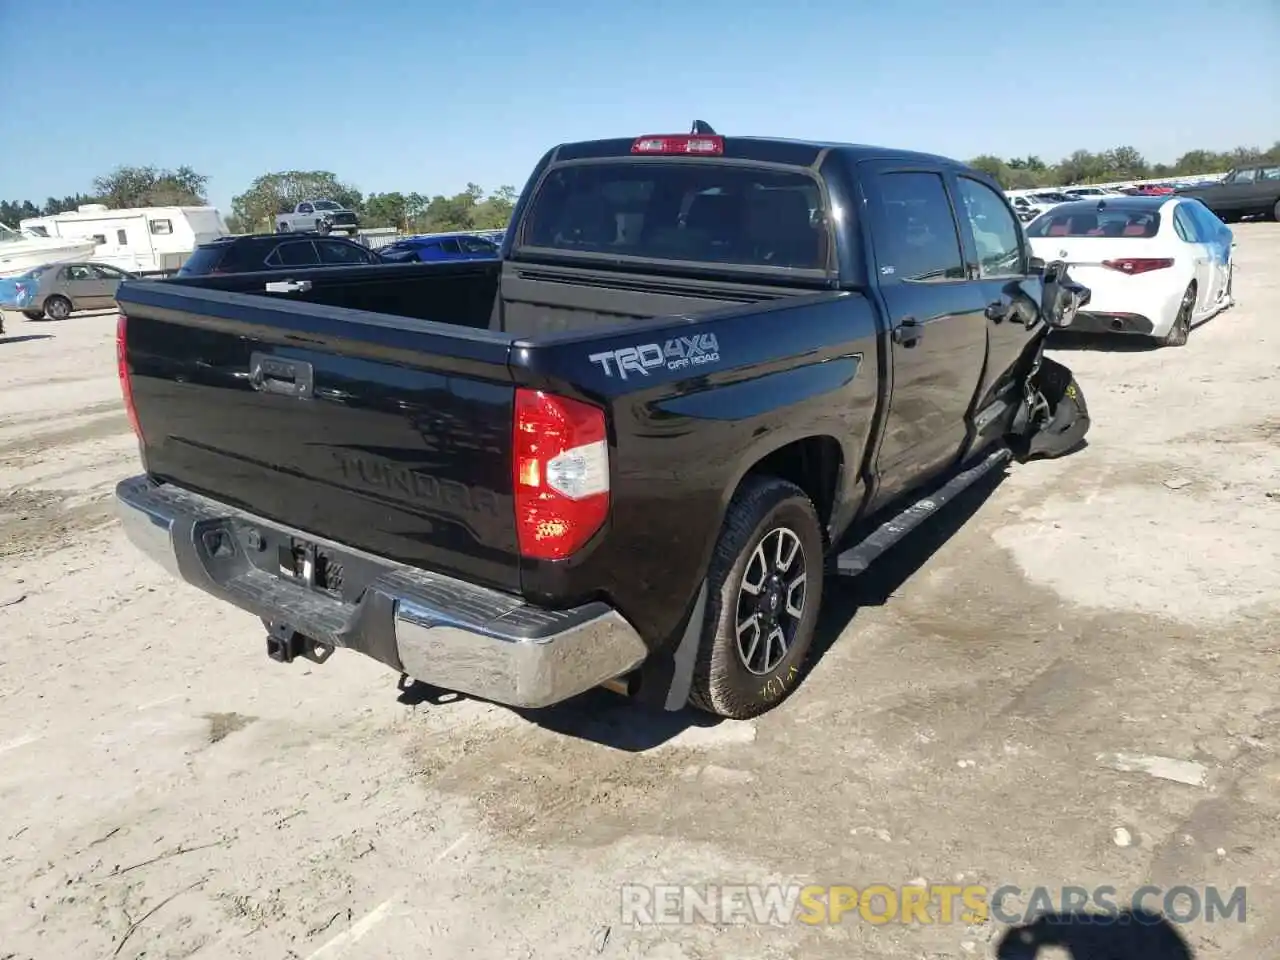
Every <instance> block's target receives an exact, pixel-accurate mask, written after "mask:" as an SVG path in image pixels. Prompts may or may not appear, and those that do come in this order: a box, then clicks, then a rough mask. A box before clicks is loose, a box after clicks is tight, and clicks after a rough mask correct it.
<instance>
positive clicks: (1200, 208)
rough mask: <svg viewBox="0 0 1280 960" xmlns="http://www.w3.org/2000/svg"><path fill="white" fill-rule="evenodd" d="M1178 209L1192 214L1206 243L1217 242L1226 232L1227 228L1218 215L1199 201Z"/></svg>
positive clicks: (1181, 205)
mask: <svg viewBox="0 0 1280 960" xmlns="http://www.w3.org/2000/svg"><path fill="white" fill-rule="evenodd" d="M1178 209H1180V210H1182V209H1185V210H1186V211H1187V212H1188V213H1190V214H1191V219H1192V221H1193V222H1194V223H1195V224H1196V225H1197V226H1198V227H1199V230H1198V231H1197V232H1198V233H1199V234H1200V236H1201V237H1202V238H1203V239H1204V240H1205V241H1216V240H1218V239H1220V238H1221V237H1222V235H1223V233H1224V232H1225V231H1226V226H1225V225H1224V224H1223V222H1222V221H1221V220H1219V219H1218V215H1217V214H1216V213H1214V212H1213V211H1212V210H1210V209H1209V208H1208V207H1206V206H1205V205H1204V204H1203V203H1201V202H1200V201H1199V200H1190V201H1188V202H1186V203H1183V204H1180V205H1179V207H1178Z"/></svg>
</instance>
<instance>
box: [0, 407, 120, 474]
mask: <svg viewBox="0 0 1280 960" xmlns="http://www.w3.org/2000/svg"><path fill="white" fill-rule="evenodd" d="M110 406H112V407H115V408H116V409H113V410H111V412H109V413H106V415H105V416H94V417H92V418H91V419H82V420H81V421H80V422H78V423H76V424H74V425H73V426H69V427H61V428H59V429H56V430H46V431H44V432H43V433H35V434H27V435H25V436H20V437H18V438H17V439H15V440H10V441H9V442H7V443H0V466H21V465H23V461H25V460H28V459H29V458H30V457H33V456H37V455H39V454H42V453H48V452H49V451H50V450H57V449H60V448H64V447H69V446H72V445H74V444H78V443H87V442H89V441H91V440H103V439H106V438H107V437H114V436H116V435H118V434H122V433H126V432H127V431H128V430H129V419H128V417H126V416H125V414H124V411H122V410H120V409H118V406H119V405H118V404H111V405H110Z"/></svg>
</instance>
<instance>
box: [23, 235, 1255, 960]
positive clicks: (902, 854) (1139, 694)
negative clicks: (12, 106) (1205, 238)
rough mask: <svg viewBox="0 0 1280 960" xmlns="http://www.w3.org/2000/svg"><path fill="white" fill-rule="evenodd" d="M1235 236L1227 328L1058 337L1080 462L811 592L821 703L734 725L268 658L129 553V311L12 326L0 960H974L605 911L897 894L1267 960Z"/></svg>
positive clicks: (844, 936)
mask: <svg viewBox="0 0 1280 960" xmlns="http://www.w3.org/2000/svg"><path fill="white" fill-rule="evenodd" d="M1236 231H1237V237H1238V240H1239V250H1238V257H1239V265H1240V266H1239V271H1238V274H1237V281H1236V287H1237V296H1238V300H1239V306H1238V307H1237V308H1236V309H1234V310H1231V311H1229V312H1228V313H1226V314H1224V315H1222V316H1220V317H1218V318H1217V319H1215V320H1213V321H1211V322H1210V323H1208V324H1206V325H1205V326H1203V327H1201V328H1199V329H1197V330H1196V331H1194V332H1193V333H1192V336H1191V341H1190V344H1189V345H1188V346H1187V347H1185V348H1183V349H1165V350H1151V349H1137V348H1135V347H1133V346H1131V345H1127V344H1115V343H1105V344H1099V343H1097V342H1093V343H1068V344H1064V345H1063V347H1062V348H1060V349H1059V350H1058V351H1057V355H1058V356H1059V357H1060V358H1062V359H1064V361H1065V362H1066V363H1068V364H1069V365H1071V366H1072V367H1073V368H1074V369H1075V370H1076V372H1077V374H1078V377H1079V379H1080V381H1081V383H1082V385H1083V387H1084V390H1085V391H1086V395H1087V397H1088V400H1089V404H1090V406H1091V409H1092V412H1093V416H1094V426H1093V431H1092V433H1091V435H1090V438H1089V440H1090V442H1089V444H1088V446H1087V448H1085V449H1083V450H1081V451H1080V452H1078V453H1077V454H1075V455H1074V456H1072V457H1070V458H1069V459H1066V460H1062V461H1058V462H1051V463H1038V464H1033V465H1027V466H1022V467H1018V466H1015V467H1012V468H1011V469H1010V470H1009V471H1008V473H1007V475H1006V476H1005V477H1004V478H1003V479H1002V480H1000V481H999V482H995V483H992V484H989V485H987V486H986V488H984V489H983V490H979V491H976V492H974V493H973V494H972V495H970V496H967V497H966V498H965V500H963V501H962V502H959V503H957V504H955V505H954V507H953V508H951V509H950V512H949V513H948V514H947V516H946V517H944V518H940V519H939V521H938V524H937V526H936V527H935V528H934V529H931V530H927V531H924V532H923V533H921V534H920V535H918V536H916V537H914V538H913V539H912V540H910V541H909V542H907V543H906V544H904V545H902V546H901V547H899V548H898V549H896V550H895V551H894V552H893V553H892V554H890V555H888V556H887V557H886V558H885V559H884V561H883V562H882V563H881V564H880V565H879V566H878V567H877V568H875V569H874V570H873V571H872V572H869V573H868V574H867V575H865V576H864V577H863V578H860V579H859V580H856V581H844V582H840V583H833V585H832V586H831V587H830V588H829V589H830V591H831V592H830V593H829V595H828V596H829V598H830V602H829V610H828V611H827V613H826V616H825V621H824V625H823V628H822V635H821V642H820V646H821V650H820V657H819V658H818V660H817V662H816V664H815V665H814V668H813V671H812V674H811V675H810V676H809V677H808V679H807V680H806V681H805V683H804V684H803V685H802V686H801V688H800V690H799V691H798V692H797V694H796V695H795V696H794V697H793V698H792V699H791V700H789V701H788V702H787V703H786V704H785V705H784V706H783V707H781V708H780V709H778V710H776V711H774V712H773V713H771V714H769V715H767V716H765V717H763V718H761V719H759V720H758V721H755V722H746V723H731V722H727V723H720V724H712V723H710V722H708V720H706V719H705V718H702V717H701V716H699V715H697V714H692V713H690V714H677V715H664V714H657V713H649V712H646V711H643V710H641V709H639V708H637V707H635V706H634V705H630V704H627V703H625V702H624V701H622V700H620V699H619V698H617V697H615V696H614V695H612V694H608V693H604V692H601V693H600V694H599V695H595V694H592V695H589V696H587V697H585V698H582V700H580V701H578V702H575V703H572V704H569V705H565V706H563V707H561V708H558V709H554V710H551V711H548V712H545V713H544V714H541V715H529V716H521V715H519V714H517V713H515V712H512V711H510V710H506V709H503V708H500V707H496V706H491V705H487V704H483V703H479V702H476V701H473V700H467V699H464V698H457V697H450V696H443V695H440V694H439V693H438V692H435V691H423V690H412V691H410V692H409V693H408V694H402V693H400V692H398V691H397V689H396V679H397V678H396V677H395V675H393V674H390V673H388V672H386V671H385V670H384V669H383V668H381V667H380V666H378V665H376V664H375V663H373V662H372V661H368V660H365V659H363V658H361V657H359V656H357V655H354V654H343V653H339V654H338V655H337V656H335V657H334V658H333V659H332V660H331V661H330V662H329V663H328V664H326V665H325V666H323V667H317V666H314V665H311V664H306V665H297V664H295V665H292V666H289V667H282V666H279V665H276V664H274V663H271V662H269V661H268V660H267V658H266V656H265V655H264V643H263V636H262V630H261V628H260V625H259V623H258V621H257V620H256V619H254V618H252V617H250V616H248V615H246V614H243V613H241V612H239V611H237V610H234V609H231V608H229V607H226V606H223V605H221V604H219V603H217V602H215V601H213V600H212V599H209V598H207V597H205V596H204V595H202V594H200V593H198V592H196V591H195V590H194V589H192V588H189V587H187V586H185V585H181V584H178V583H176V582H175V581H173V580H171V579H169V578H168V576H167V575H166V574H165V573H163V572H162V571H161V570H160V569H159V568H157V567H155V566H153V565H151V564H150V563H149V562H148V561H147V560H145V559H144V558H143V557H142V556H141V555H139V554H138V553H136V552H135V551H134V550H132V549H131V548H130V547H129V546H128V544H127V543H126V542H125V540H124V538H123V536H122V534H121V532H120V530H119V528H118V526H117V524H116V522H115V521H114V519H113V515H112V510H111V506H110V494H111V490H112V487H113V485H114V484H115V482H116V481H117V480H119V479H120V478H122V477H124V476H127V475H130V474H132V473H136V472H137V470H138V463H137V451H136V447H135V443H134V440H133V437H132V435H131V434H130V432H129V427H128V424H127V422H126V420H125V417H124V415H123V413H122V411H121V408H120V403H119V397H118V386H117V383H116V374H115V365H114V355H113V338H114V320H113V317H112V316H110V315H101V314H100V315H87V316H77V317H74V318H72V319H70V320H68V321H65V322H62V323H52V322H30V321H25V320H23V319H22V318H21V317H20V316H17V315H13V314H10V315H9V316H8V317H7V318H6V320H7V326H8V334H7V336H6V337H5V338H4V339H3V340H0V386H2V387H3V389H2V390H0V866H2V867H3V869H2V870H0V958H6V960H69V958H76V960H80V958H91V957H102V958H111V957H121V958H137V957H144V956H145V957H147V958H178V957H189V956H198V957H209V958H221V957H228V958H254V960H266V958H297V960H336V958H347V960H357V958H379V960H382V958H400V957H404V958H408V957H413V958H422V957H441V958H460V957H479V958H488V957H494V958H511V960H521V958H545V957H574V958H595V957H601V958H605V960H624V958H625V960H642V958H643V960H711V958H733V960H783V958H788V960H793V958H804V960H837V958H839V960H845V958H851V957H856V958H888V960H921V958H952V957H970V956H972V957H981V956H986V955H995V952H996V949H997V944H998V943H999V942H1000V941H1001V938H1002V937H1003V936H1004V935H1005V932H1006V927H1004V926H1003V925H1002V924H999V923H996V922H990V923H986V924H965V923H961V922H953V923H933V924H919V923H917V924H909V925H905V924H901V923H892V924H886V925H875V924H871V923H868V922H865V921H863V920H861V919H858V918H857V917H856V916H855V917H852V918H847V919H846V920H845V922H844V923H843V924H841V925H840V926H826V927H811V926H805V925H803V924H798V923H791V924H776V925H742V924H729V923H725V924H717V923H710V922H695V923H691V924H687V925H676V926H671V925H666V926H663V925H643V924H640V925H636V924H632V925H628V924H626V923H624V922H623V917H622V914H621V898H620V888H621V887H622V885H623V884H656V883H690V884H703V883H765V882H770V881H778V882H796V883H819V884H851V885H853V886H855V887H859V888H861V887H865V886H866V885H868V884H871V883H885V884H889V885H891V886H901V885H903V884H908V883H911V882H913V881H916V880H917V879H918V878H923V879H926V880H929V881H931V882H952V881H959V882H964V883H981V884H986V885H988V886H989V887H994V886H998V885H999V884H1001V883H1013V884H1017V885H1019V886H1020V887H1021V888H1023V889H1024V890H1026V889H1029V888H1031V887H1034V886H1037V885H1043V886H1048V887H1052V888H1054V889H1055V890H1056V889H1057V888H1059V887H1060V886H1061V885H1064V884H1068V885H1079V886H1083V887H1086V888H1090V889H1092V888H1093V887H1095V886H1097V885H1099V884H1110V885H1113V886H1114V887H1116V888H1117V890H1119V891H1120V895H1119V897H1118V899H1123V897H1124V896H1125V895H1126V891H1131V890H1133V889H1134V888H1136V887H1138V886H1139V885H1141V884H1143V883H1151V884H1155V885H1158V886H1160V887H1162V888H1169V887H1171V886H1174V885H1176V884H1188V885H1191V886H1193V887H1197V888H1200V889H1203V888H1204V887H1205V886H1206V885H1210V884H1212V885H1217V886H1219V887H1221V888H1224V889H1225V890H1228V891H1229V890H1231V889H1233V888H1235V887H1237V886H1241V885H1243V886H1246V887H1247V888H1248V893H1247V916H1246V920H1245V922H1244V923H1240V922H1236V921H1235V920H1221V919H1220V920H1219V921H1218V922H1216V923H1207V922H1193V923H1189V924H1185V925H1182V926H1180V927H1179V932H1180V934H1181V936H1182V938H1183V939H1185V941H1186V944H1187V948H1186V949H1187V950H1188V951H1194V955H1195V956H1196V957H1203V958H1241V960H1261V958H1263V957H1275V956H1280V913H1278V912H1277V907H1278V906H1280V880H1278V879H1277V878H1278V877H1280V752H1278V748H1280V693H1278V692H1277V691H1278V688H1277V683H1276V679H1277V665H1278V664H1280V413H1278V412H1277V411H1280V286H1278V278H1280V271H1278V270H1277V269H1276V264H1277V263H1278V262H1280V225H1277V224H1244V225H1240V226H1238V227H1237V228H1236ZM1158 903H1159V900H1158V898H1157V899H1156V900H1155V901H1154V904H1155V905H1158ZM1003 955H1007V956H1010V957H1012V956H1023V957H1030V956H1032V953H1031V952H1027V951H1024V952H1023V953H1021V954H1015V953H1007V954H1003ZM1068 955H1070V954H1062V953H1056V954H1050V953H1048V952H1043V953H1041V954H1040V956H1041V957H1043V958H1048V957H1049V956H1068ZM1103 955H1104V954H1097V955H1096V956H1103ZM1113 955H1117V956H1119V955H1123V956H1125V957H1128V956H1130V954H1119V953H1118V952H1116V950H1115V949H1113V951H1112V952H1111V953H1106V954H1105V956H1108V957H1111V956H1113ZM1186 955H1188V954H1184V953H1179V952H1177V951H1176V950H1173V949H1169V950H1167V951H1166V950H1165V948H1159V949H1152V948H1148V949H1147V950H1146V951H1145V952H1135V953H1133V954H1132V956H1134V957H1137V956H1142V957H1143V958H1144V960H1166V958H1169V960H1181V957H1183V956H1186ZM1094 956H1095V954H1092V953H1085V952H1078V953H1077V954H1076V960H1085V958H1086V957H1089V958H1093V957H1094Z"/></svg>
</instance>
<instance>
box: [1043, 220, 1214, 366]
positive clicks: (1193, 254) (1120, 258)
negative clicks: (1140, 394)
mask: <svg viewBox="0 0 1280 960" xmlns="http://www.w3.org/2000/svg"><path fill="white" fill-rule="evenodd" d="M1027 237H1028V238H1029V240H1030V241H1031V249H1032V250H1033V251H1034V253H1035V255H1036V256H1037V257H1041V258H1044V259H1047V260H1062V261H1065V262H1066V263H1067V265H1068V267H1069V268H1070V270H1071V274H1072V277H1073V278H1074V279H1076V280H1077V281H1079V282H1080V283H1082V284H1084V285H1085V286H1087V287H1088V288H1089V290H1090V292H1091V294H1092V297H1091V299H1090V301H1089V306H1088V308H1087V310H1082V311H1081V312H1080V313H1078V314H1077V315H1076V319H1075V323H1074V324H1073V328H1074V329H1077V330H1081V331H1095V332H1101V331H1106V332H1112V333H1125V334H1139V335H1143V336H1151V337H1155V338H1156V339H1158V340H1159V341H1161V342H1162V343H1164V344H1166V345H1168V346H1174V347H1178V346H1182V345H1183V344H1185V343H1186V342H1187V336H1188V334H1189V333H1190V331H1191V328H1192V327H1193V326H1195V325H1196V324H1198V323H1200V322H1202V321H1204V320H1207V319H1209V318H1210V317H1212V316H1214V315H1215V314H1217V313H1219V312H1221V311H1222V310H1225V309H1226V308H1227V307H1229V306H1231V305H1232V303H1233V302H1234V301H1233V299H1232V293H1231V287H1232V282H1231V281H1232V271H1233V265H1232V256H1231V254H1232V243H1233V238H1232V234H1231V229H1230V228H1229V227H1227V226H1226V225H1225V224H1224V223H1223V222H1222V221H1221V220H1219V219H1218V218H1217V217H1215V216H1214V215H1213V213H1211V212H1210V211H1209V208H1208V207H1206V206H1205V205H1204V204H1202V203H1200V201H1198V200H1195V199H1192V198H1190V197H1122V198H1121V199H1119V200H1104V201H1101V202H1094V201H1091V200H1083V201H1079V202H1076V203H1070V204H1065V205H1064V206H1061V207H1056V208H1054V209H1053V210H1051V211H1050V212H1049V213H1047V214H1045V215H1044V216H1042V217H1038V218H1037V219H1036V220H1035V221H1033V222H1032V223H1031V224H1030V225H1029V226H1028V227H1027Z"/></svg>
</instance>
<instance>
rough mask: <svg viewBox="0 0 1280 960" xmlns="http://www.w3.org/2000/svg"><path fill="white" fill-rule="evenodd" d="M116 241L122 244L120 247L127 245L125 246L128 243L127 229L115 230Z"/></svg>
mask: <svg viewBox="0 0 1280 960" xmlns="http://www.w3.org/2000/svg"><path fill="white" fill-rule="evenodd" d="M116 243H118V244H120V246H122V247H127V246H128V245H129V234H128V232H127V231H125V230H117V231H116Z"/></svg>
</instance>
